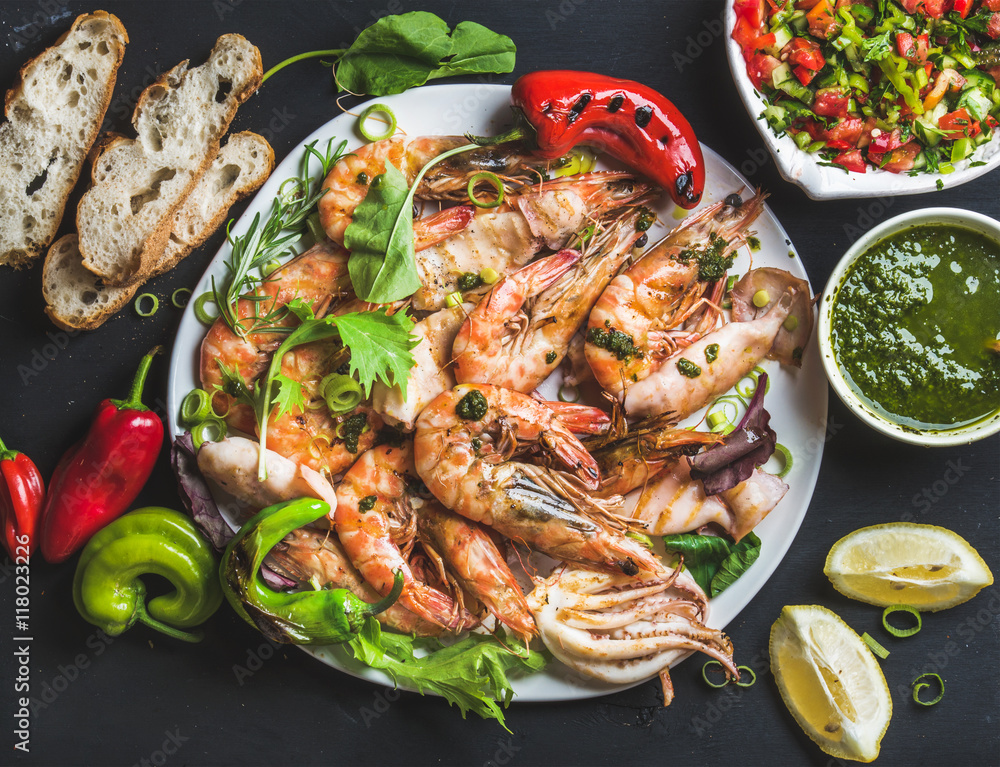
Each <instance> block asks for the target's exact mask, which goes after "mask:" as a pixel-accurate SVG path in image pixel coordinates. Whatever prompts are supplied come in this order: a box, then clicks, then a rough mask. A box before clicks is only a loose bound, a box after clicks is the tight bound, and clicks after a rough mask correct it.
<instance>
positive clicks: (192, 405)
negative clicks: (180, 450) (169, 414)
mask: <svg viewBox="0 0 1000 767" xmlns="http://www.w3.org/2000/svg"><path fill="white" fill-rule="evenodd" d="M211 415H212V395H210V394H209V393H208V392H207V391H205V390H204V389H192V390H191V391H189V392H188V393H187V395H186V396H185V397H184V399H183V400H182V401H181V423H182V424H184V425H185V426H194V425H195V424H199V423H201V422H202V421H204V420H205V419H206V418H209V417H210V416H211Z"/></svg>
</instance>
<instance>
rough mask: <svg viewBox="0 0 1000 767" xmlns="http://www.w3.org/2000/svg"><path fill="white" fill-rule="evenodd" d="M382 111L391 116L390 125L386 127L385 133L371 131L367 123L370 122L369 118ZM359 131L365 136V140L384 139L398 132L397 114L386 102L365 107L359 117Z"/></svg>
mask: <svg viewBox="0 0 1000 767" xmlns="http://www.w3.org/2000/svg"><path fill="white" fill-rule="evenodd" d="M379 112H381V113H382V114H384V115H385V116H386V117H388V118H389V120H388V122H389V127H388V129H386V131H385V133H382V134H375V133H371V132H370V131H369V130H368V129H367V128H366V127H365V123H366V122H368V118H369V117H371V116H372V115H373V114H376V113H379ZM358 132H359V133H360V134H361V135H362V136H364V137H365V141H383V140H384V139H387V138H389V137H390V136H391V135H392V134H393V133H395V132H396V115H395V114H393V111H392V110H391V109H389V107H387V106H386V105H385V104H372V105H371V106H370V107H368V108H367V109H365V111H363V112H362V113H361V115H360V116H359V117H358Z"/></svg>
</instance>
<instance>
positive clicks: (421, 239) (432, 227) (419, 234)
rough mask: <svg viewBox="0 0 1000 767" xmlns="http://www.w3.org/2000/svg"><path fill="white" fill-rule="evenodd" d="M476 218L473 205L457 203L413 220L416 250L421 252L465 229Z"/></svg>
mask: <svg viewBox="0 0 1000 767" xmlns="http://www.w3.org/2000/svg"><path fill="white" fill-rule="evenodd" d="M473 218H475V208H473V207H472V206H471V205H456V206H455V207H453V208H445V209H444V210H442V211H440V212H439V213H434V214H433V215H430V216H425V217H424V218H421V219H418V220H416V221H414V222H413V237H414V246H413V247H414V250H415V251H417V252H419V251H421V250H424V249H425V248H430V247H433V246H434V245H437V244H438V243H440V242H444V241H445V240H447V239H448V238H449V237H451V236H452V235H454V234H458V233H459V232H461V231H464V230H465V229H466V228H467V227H468V226H469V224H471V223H472V219H473Z"/></svg>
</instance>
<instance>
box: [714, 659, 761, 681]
mask: <svg viewBox="0 0 1000 767" xmlns="http://www.w3.org/2000/svg"><path fill="white" fill-rule="evenodd" d="M716 663H718V661H716ZM736 670H737V671H740V672H745V673H747V674H749V675H750V681H749V682H744V681H743V673H741V674H740V680H739V681H738V682H736V686H737V687H753V685H754V682H756V681H757V675H756V674H755V673H754V671H753V669H752V668H750V667H749V666H737V667H736Z"/></svg>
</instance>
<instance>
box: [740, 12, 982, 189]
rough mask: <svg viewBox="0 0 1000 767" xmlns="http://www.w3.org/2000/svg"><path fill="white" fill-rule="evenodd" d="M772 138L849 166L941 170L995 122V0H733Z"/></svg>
mask: <svg viewBox="0 0 1000 767" xmlns="http://www.w3.org/2000/svg"><path fill="white" fill-rule="evenodd" d="M733 3H734V5H733V7H734V10H735V11H736V25H735V26H734V28H733V32H732V37H733V39H734V40H735V41H736V42H737V43H738V44H739V46H740V49H741V50H742V51H743V57H744V59H745V61H746V64H747V74H748V75H749V77H750V80H751V82H752V83H753V85H754V87H755V88H756V89H757V90H758V91H760V92H761V94H762V95H763V96H764V97H765V98H766V99H767V102H768V107H767V109H765V110H764V113H763V114H762V115H761V118H762V119H765V120H766V121H767V122H768V124H769V125H770V126H771V129H772V130H773V131H774V132H775V134H776V135H781V134H782V133H787V134H788V135H790V136H791V137H792V138H793V139H794V140H795V143H796V144H797V145H798V146H799V147H800V148H801V149H803V150H805V151H807V152H810V153H813V154H816V155H817V159H819V160H820V161H825V163H826V164H829V165H833V166H836V167H840V168H844V169H845V170H846V171H849V172H852V173H864V172H865V171H867V170H868V169H869V168H873V167H874V168H881V169H883V170H888V171H891V172H893V173H909V174H911V175H912V174H915V173H919V172H929V173H950V172H951V171H952V170H954V163H956V162H958V161H960V160H964V159H966V158H968V157H969V156H970V155H972V154H973V153H974V152H975V151H976V148H977V147H979V146H980V145H982V144H984V143H986V142H988V141H991V140H992V139H993V136H994V134H995V132H996V130H997V128H998V127H1000V79H998V78H1000V0H853V2H852V0H733Z"/></svg>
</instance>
